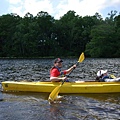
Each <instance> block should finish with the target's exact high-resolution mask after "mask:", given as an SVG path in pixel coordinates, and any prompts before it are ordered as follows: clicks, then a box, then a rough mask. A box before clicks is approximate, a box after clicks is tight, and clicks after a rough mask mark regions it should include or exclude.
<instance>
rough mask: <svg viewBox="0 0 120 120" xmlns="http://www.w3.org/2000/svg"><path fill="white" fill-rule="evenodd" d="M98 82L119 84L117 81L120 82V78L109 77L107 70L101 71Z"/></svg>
mask: <svg viewBox="0 0 120 120" xmlns="http://www.w3.org/2000/svg"><path fill="white" fill-rule="evenodd" d="M96 81H99V82H117V81H120V77H119V78H116V77H115V76H114V75H108V72H107V70H99V71H98V72H97V77H96Z"/></svg>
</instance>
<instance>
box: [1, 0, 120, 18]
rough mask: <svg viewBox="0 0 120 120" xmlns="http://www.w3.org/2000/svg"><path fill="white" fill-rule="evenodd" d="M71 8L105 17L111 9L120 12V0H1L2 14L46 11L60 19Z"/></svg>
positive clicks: (82, 14)
mask: <svg viewBox="0 0 120 120" xmlns="http://www.w3.org/2000/svg"><path fill="white" fill-rule="evenodd" d="M69 10H74V11H75V12H76V14H77V15H80V16H86V15H90V16H92V15H95V13H96V12H98V13H99V14H100V15H102V17H103V18H105V17H107V16H108V15H107V14H108V13H110V12H111V10H116V11H118V13H119V12H120V0H0V16H1V15H3V14H8V13H17V14H18V15H20V16H21V17H23V16H24V15H25V14H26V13H27V12H30V13H31V14H33V15H34V16H36V15H37V13H38V12H40V11H44V12H47V13H48V14H49V15H51V16H52V17H54V18H55V19H59V18H60V17H61V16H63V15H64V14H66V13H67V12H68V11H69Z"/></svg>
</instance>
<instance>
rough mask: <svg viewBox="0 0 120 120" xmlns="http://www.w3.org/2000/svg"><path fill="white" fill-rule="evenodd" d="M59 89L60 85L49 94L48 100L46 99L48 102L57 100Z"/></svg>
mask: <svg viewBox="0 0 120 120" xmlns="http://www.w3.org/2000/svg"><path fill="white" fill-rule="evenodd" d="M60 87H61V85H59V86H57V87H56V88H55V89H54V90H53V91H52V92H51V94H50V95H49V98H48V100H49V101H54V100H55V99H56V98H57V96H58V93H59V91H60Z"/></svg>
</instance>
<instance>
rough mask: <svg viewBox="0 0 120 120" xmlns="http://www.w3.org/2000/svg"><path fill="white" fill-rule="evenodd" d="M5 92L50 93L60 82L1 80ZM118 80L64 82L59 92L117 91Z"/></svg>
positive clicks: (118, 86) (119, 84)
mask: <svg viewBox="0 0 120 120" xmlns="http://www.w3.org/2000/svg"><path fill="white" fill-rule="evenodd" d="M1 84H2V89H3V91H5V92H21V91H22V92H48V93H50V92H51V91H52V90H53V89H54V88H55V87H57V86H58V85H60V84H61V82H23V81H22V82H15V81H5V82H2V83H1ZM119 92H120V82H81V81H76V82H65V83H64V84H63V85H62V86H61V89H60V93H119Z"/></svg>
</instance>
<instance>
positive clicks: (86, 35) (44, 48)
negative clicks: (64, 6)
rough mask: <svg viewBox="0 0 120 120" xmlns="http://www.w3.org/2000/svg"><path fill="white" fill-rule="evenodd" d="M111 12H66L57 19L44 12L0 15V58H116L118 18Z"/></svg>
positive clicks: (119, 39) (119, 30)
mask: <svg viewBox="0 0 120 120" xmlns="http://www.w3.org/2000/svg"><path fill="white" fill-rule="evenodd" d="M116 13H117V11H111V13H109V14H108V17H106V18H105V20H103V18H102V17H101V15H99V13H95V15H94V16H84V17H82V16H79V15H76V13H75V11H71V10H70V11H68V12H67V13H66V14H64V15H63V16H62V17H61V18H60V19H59V20H55V19H54V18H53V17H52V16H51V15H49V14H48V13H47V12H43V11H41V12H38V14H37V15H36V16H33V15H32V14H30V13H26V14H25V16H24V17H23V18H21V17H20V16H19V15H17V14H6V15H2V16H0V57H50V56H65V57H67V56H79V54H80V53H81V52H83V51H85V54H86V56H88V57H120V47H119V46H120V34H119V33H120V15H118V16H117V15H116Z"/></svg>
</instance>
